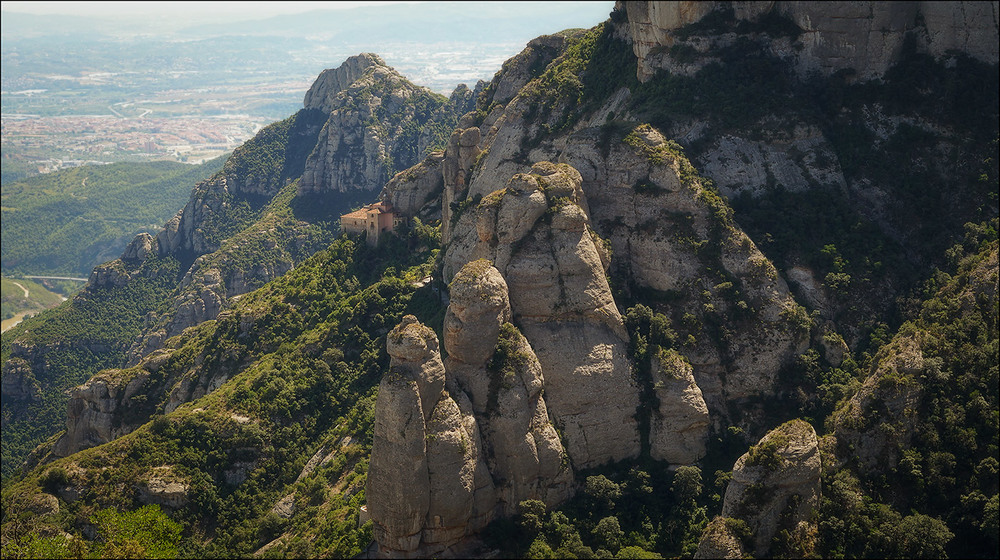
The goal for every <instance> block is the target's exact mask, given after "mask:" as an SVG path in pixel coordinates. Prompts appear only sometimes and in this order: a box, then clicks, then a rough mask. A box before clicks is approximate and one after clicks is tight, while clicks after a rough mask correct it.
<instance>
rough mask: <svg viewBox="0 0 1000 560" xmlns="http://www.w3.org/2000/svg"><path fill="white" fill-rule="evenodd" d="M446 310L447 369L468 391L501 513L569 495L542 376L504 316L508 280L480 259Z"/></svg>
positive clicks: (459, 281) (460, 279)
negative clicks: (534, 502)
mask: <svg viewBox="0 0 1000 560" xmlns="http://www.w3.org/2000/svg"><path fill="white" fill-rule="evenodd" d="M450 293H451V302H450V303H449V305H448V312H447V314H446V315H445V338H444V340H445V349H446V350H447V351H448V359H447V361H446V362H445V366H446V368H447V370H448V375H449V376H452V377H454V379H455V380H456V382H457V384H458V385H459V386H460V387H462V388H463V389H464V390H465V391H466V393H467V394H468V395H469V397H470V400H471V402H472V406H473V410H475V413H476V419H477V421H478V422H479V427H480V430H481V432H482V435H483V443H484V445H485V449H486V455H487V459H488V465H489V467H490V472H491V474H492V475H493V478H494V480H496V481H497V493H498V499H499V501H500V511H499V513H500V515H503V516H510V515H513V514H514V513H516V507H517V504H518V503H520V502H521V501H522V500H529V499H533V500H541V501H542V502H545V503H546V504H547V505H549V506H555V505H557V504H559V503H562V502H563V501H565V500H566V499H568V498H569V497H570V494H571V491H572V482H573V473H572V470H571V468H570V466H569V464H568V463H567V461H566V454H565V451H564V450H563V447H562V443H561V442H560V441H559V435H558V433H557V432H556V430H555V428H554V427H553V426H552V424H551V422H550V421H549V417H548V411H547V408H546V405H545V401H544V399H543V398H542V389H543V388H544V379H543V376H542V369H541V365H540V364H539V363H538V358H537V357H536V356H535V354H534V351H533V350H532V349H531V346H530V345H529V344H528V341H527V340H526V339H525V338H524V337H523V336H522V335H521V334H520V332H518V331H517V328H516V327H514V326H513V325H512V324H510V323H509V322H508V321H509V319H510V303H509V300H508V294H507V284H506V282H505V281H504V279H503V277H502V276H501V275H500V272H499V271H498V270H497V269H496V268H494V267H493V266H491V265H490V263H489V262H488V261H486V260H478V261H473V262H471V263H469V264H467V265H465V266H464V267H463V268H462V270H461V271H459V273H458V274H457V275H456V276H455V278H454V280H453V281H452V283H451V290H450Z"/></svg>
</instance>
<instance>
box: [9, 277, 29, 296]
mask: <svg viewBox="0 0 1000 560" xmlns="http://www.w3.org/2000/svg"><path fill="white" fill-rule="evenodd" d="M10 283H11V284H14V285H15V286H17V287H18V288H21V289H22V290H24V298H25V299H28V288H25V287H24V286H22V285H21V283H20V282H15V281H13V280H11V281H10Z"/></svg>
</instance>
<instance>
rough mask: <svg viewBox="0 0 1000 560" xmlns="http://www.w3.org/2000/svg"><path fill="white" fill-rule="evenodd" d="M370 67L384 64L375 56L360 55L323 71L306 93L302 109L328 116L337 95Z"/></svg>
mask: <svg viewBox="0 0 1000 560" xmlns="http://www.w3.org/2000/svg"><path fill="white" fill-rule="evenodd" d="M372 66H385V62H384V61H383V60H382V58H381V57H379V56H378V55H376V54H372V53H361V54H359V55H357V56H352V57H349V58H348V59H347V60H345V61H344V63H343V64H341V65H340V66H338V67H337V68H329V69H327V70H323V71H322V72H321V73H320V75H319V77H318V78H316V81H315V82H313V85H312V86H311V87H310V88H309V91H307V92H306V97H305V99H304V100H303V101H302V105H303V107H305V108H306V109H319V110H320V111H323V113H325V114H329V113H330V112H332V111H333V109H334V106H335V102H336V98H337V94H339V93H340V92H342V91H344V90H345V89H347V88H348V87H350V85H351V84H353V83H354V82H356V81H358V80H359V79H360V78H361V77H362V76H364V74H365V72H366V71H367V70H368V69H369V68H371V67H372Z"/></svg>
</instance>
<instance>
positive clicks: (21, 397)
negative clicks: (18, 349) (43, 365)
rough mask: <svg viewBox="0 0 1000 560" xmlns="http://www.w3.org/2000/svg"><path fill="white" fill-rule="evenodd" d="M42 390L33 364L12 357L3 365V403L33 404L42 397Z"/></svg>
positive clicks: (0, 390) (1, 387)
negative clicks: (32, 366) (33, 369)
mask: <svg viewBox="0 0 1000 560" xmlns="http://www.w3.org/2000/svg"><path fill="white" fill-rule="evenodd" d="M41 392H42V388H41V385H39V383H38V380H37V379H35V374H34V372H33V371H32V370H31V364H29V363H28V361H27V360H25V359H23V358H17V357H11V358H9V359H8V360H7V361H6V362H4V363H3V372H2V384H0V394H2V395H3V402H5V403H6V402H10V401H18V402H31V401H34V400H36V399H38V397H39V396H41Z"/></svg>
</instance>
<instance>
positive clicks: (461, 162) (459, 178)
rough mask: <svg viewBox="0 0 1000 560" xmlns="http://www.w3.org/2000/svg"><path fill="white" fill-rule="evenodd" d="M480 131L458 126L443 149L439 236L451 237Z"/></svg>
mask: <svg viewBox="0 0 1000 560" xmlns="http://www.w3.org/2000/svg"><path fill="white" fill-rule="evenodd" d="M479 141H480V130H479V129H478V128H476V127H471V128H457V129H455V131H454V132H452V133H451V138H450V139H449V140H448V148H447V149H446V150H445V152H444V164H443V168H442V170H441V171H442V178H443V183H444V195H443V196H444V198H443V199H442V204H441V238H442V239H444V240H446V241H447V240H449V239H451V228H452V221H453V219H452V218H453V216H454V215H455V212H456V211H458V207H457V205H458V204H459V203H460V202H461V201H463V200H464V199H465V198H467V197H468V184H467V181H468V179H469V178H470V177H471V175H472V165H473V164H474V163H475V162H476V159H477V158H478V157H479V155H480V152H481V150H480V149H479Z"/></svg>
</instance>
